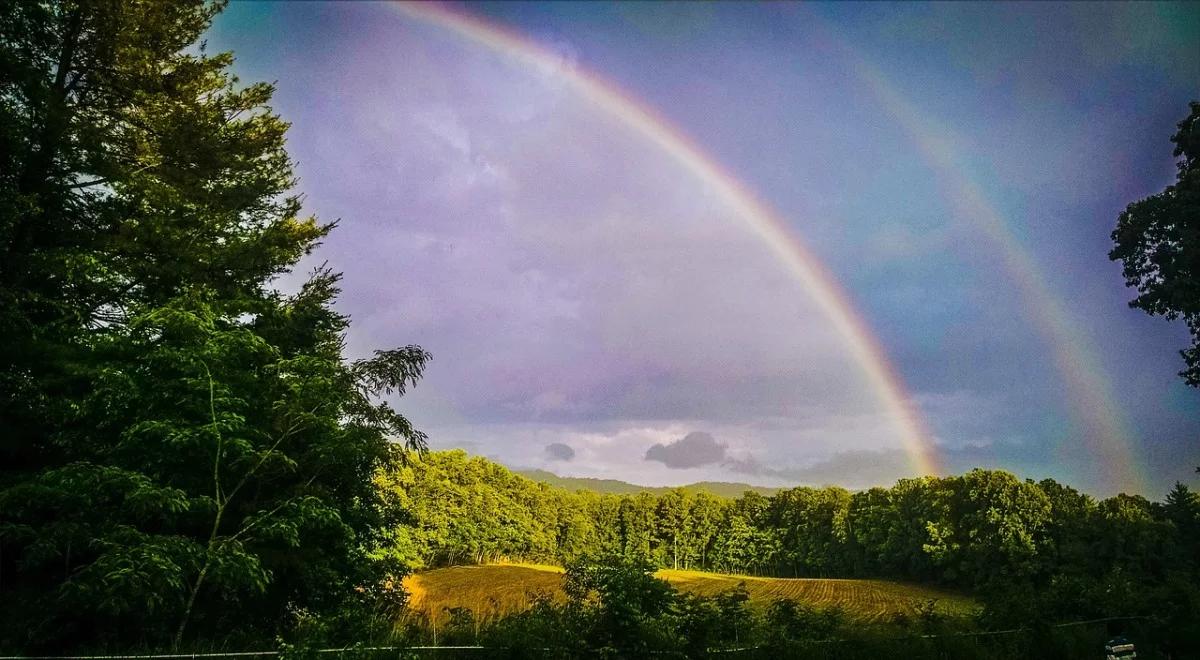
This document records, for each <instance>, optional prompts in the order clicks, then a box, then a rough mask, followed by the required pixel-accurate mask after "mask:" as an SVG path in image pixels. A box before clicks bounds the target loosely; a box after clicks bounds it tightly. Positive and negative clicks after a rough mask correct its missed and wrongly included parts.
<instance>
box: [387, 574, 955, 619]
mask: <svg viewBox="0 0 1200 660" xmlns="http://www.w3.org/2000/svg"><path fill="white" fill-rule="evenodd" d="M656 575H657V576H658V577H660V578H662V579H664V580H666V581H668V582H670V583H671V585H672V586H674V587H675V588H676V589H679V590H680V591H687V592H691V593H697V594H704V595H712V594H717V593H720V592H722V591H727V590H729V589H733V588H734V587H736V586H737V585H738V584H739V583H745V585H746V589H747V591H749V593H750V603H751V605H752V606H760V607H761V606H766V605H768V604H770V603H771V602H772V601H775V600H779V599H785V598H786V599H791V600H795V601H797V602H800V603H803V604H806V605H810V606H813V607H817V608H828V607H839V608H841V609H842V610H843V611H845V613H846V614H847V615H848V616H850V617H851V618H852V619H854V620H856V621H861V622H864V623H870V622H878V621H886V620H888V619H890V618H892V617H893V616H895V615H896V614H900V613H903V614H907V615H909V616H913V615H915V614H916V612H917V608H918V607H919V606H922V605H924V604H926V603H928V602H929V601H931V600H933V601H936V605H935V608H936V610H937V611H938V612H940V613H941V614H943V615H946V616H964V615H968V614H970V613H972V612H974V611H975V610H976V609H977V607H978V606H977V605H976V603H975V602H974V601H973V600H971V599H970V598H967V597H965V596H962V595H960V594H955V593H953V592H948V591H944V590H941V589H936V588H932V587H926V586H920V585H913V584H905V583H901V582H892V581H889V580H826V579H809V578H764V577H751V576H743V575H721V574H718V573H704V572H700V571H679V570H670V569H664V570H660V571H658V573H656ZM561 581H562V569H561V568H558V567H555V566H543V565H531V564H497V565H486V566H455V567H451V568H439V569H435V570H431V571H424V572H421V573H415V574H413V575H410V576H408V577H407V578H406V579H405V581H404V586H405V588H406V589H407V590H408V592H409V594H410V599H409V607H410V608H411V609H413V610H414V611H415V612H417V613H420V614H423V615H424V616H434V617H436V618H437V620H439V622H440V621H444V620H445V619H446V618H447V617H448V616H449V615H448V614H447V609H448V608H454V607H465V608H468V609H470V610H471V611H472V612H473V613H474V615H475V617H476V619H490V618H495V617H497V616H503V615H506V614H509V613H512V612H518V611H521V610H523V609H525V608H527V607H528V606H529V604H530V603H531V602H533V600H534V599H535V598H536V596H537V594H539V593H544V594H546V595H548V596H550V597H551V598H555V599H562V598H564V596H563V593H562V584H561Z"/></svg>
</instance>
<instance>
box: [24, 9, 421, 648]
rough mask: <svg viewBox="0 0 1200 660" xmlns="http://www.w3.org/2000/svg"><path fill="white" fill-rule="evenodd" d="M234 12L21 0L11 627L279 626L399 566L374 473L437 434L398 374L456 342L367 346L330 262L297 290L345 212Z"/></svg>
mask: <svg viewBox="0 0 1200 660" xmlns="http://www.w3.org/2000/svg"><path fill="white" fill-rule="evenodd" d="M220 9H221V5H220V4H211V3H203V2H199V1H197V0H189V1H182V2H181V1H170V2H168V1H161V2H138V1H133V0H129V1H120V0H111V1H106V2H71V1H62V2H40V3H30V2H4V3H3V5H2V6H0V64H2V65H0V332H3V334H4V336H5V339H6V341H5V342H3V343H2V347H0V428H3V429H4V430H5V431H4V433H3V437H4V440H3V445H2V446H0V642H2V643H3V646H4V647H6V648H30V647H32V646H35V645H38V644H43V645H50V646H59V647H64V648H66V647H72V646H80V645H93V644H101V643H111V644H131V643H142V644H149V645H160V646H161V645H165V644H166V643H168V642H173V643H174V644H175V645H176V646H178V645H179V644H180V643H181V642H183V641H184V640H186V639H188V638H190V637H191V636H193V635H205V636H211V635H215V634H216V633H217V632H220V634H221V636H222V638H225V639H236V637H237V636H238V635H239V634H245V635H256V636H261V635H262V634H263V633H264V632H265V633H266V634H267V635H271V634H273V632H274V631H275V628H276V626H277V624H278V622H279V621H280V620H282V619H283V618H284V614H285V612H287V611H289V610H295V609H298V608H299V609H308V610H315V611H328V610H332V609H334V608H337V607H340V606H343V605H345V604H346V603H347V602H348V600H349V599H353V598H360V597H362V596H364V595H368V594H377V593H379V591H378V590H377V589H376V588H375V587H376V585H377V584H379V583H380V580H381V579H382V577H383V573H385V572H386V571H387V570H391V569H389V568H388V567H383V566H380V565H379V564H378V562H372V561H370V558H371V557H376V558H379V555H378V554H377V553H373V551H372V548H373V546H374V544H375V542H376V540H375V538H374V533H375V532H374V530H375V529H376V527H378V523H379V516H380V509H379V507H378V506H377V503H378V496H377V491H376V489H375V488H374V487H373V485H372V482H371V476H372V474H373V473H374V472H375V470H376V469H378V468H379V467H381V466H384V465H386V464H388V463H389V462H391V461H393V460H394V459H395V458H396V456H397V449H396V448H395V446H394V445H393V443H392V440H394V439H399V440H402V441H403V442H404V443H405V444H407V445H408V446H409V447H422V446H423V444H424V437H423V436H422V435H421V434H420V433H419V432H418V431H416V430H415V429H413V428H412V426H411V425H410V424H409V423H408V421H407V420H406V419H405V418H404V417H402V416H401V415H399V414H397V413H396V412H395V411H394V410H392V409H391V408H390V407H389V406H388V405H387V404H386V403H382V402H381V400H380V397H383V396H386V395H389V394H402V393H403V392H404V390H405V388H406V387H408V386H411V385H412V384H413V383H414V382H415V381H416V380H417V378H419V376H420V375H421V372H422V369H423V368H424V366H425V364H426V362H427V360H428V359H429V356H428V354H426V353H425V352H424V351H422V350H421V349H419V348H417V347H407V348H402V349H398V350H393V351H382V352H378V353H376V355H375V356H374V357H373V358H371V359H367V360H360V361H355V362H347V361H345V360H344V359H343V356H342V345H343V342H342V337H343V334H344V332H345V331H346V328H347V324H348V320H347V319H346V318H345V317H344V316H342V315H340V314H338V313H337V312H335V311H334V310H333V308H332V304H333V301H334V299H335V297H336V295H337V293H338V288H337V282H338V275H337V274H336V273H334V272H332V271H330V270H329V269H327V268H320V269H318V270H317V271H315V272H314V273H313V275H312V276H311V277H310V279H309V280H308V281H307V283H306V284H304V286H303V287H302V288H301V289H300V290H299V291H298V292H296V293H295V294H294V295H284V294H282V293H279V292H277V291H275V290H273V289H272V288H271V282H272V280H273V279H274V278H276V277H277V276H279V275H281V274H283V273H286V272H289V271H290V270H291V269H292V268H293V267H294V266H295V265H296V263H297V261H298V260H299V259H300V258H301V257H303V256H304V255H306V254H309V253H310V252H311V251H312V250H313V249H314V247H315V246H316V245H317V242H318V241H319V240H320V239H321V238H322V237H323V236H325V235H326V234H327V233H328V232H329V231H330V230H331V229H332V228H333V225H332V224H322V223H320V222H318V221H317V220H316V219H315V218H311V217H304V216H302V215H301V204H300V199H299V197H298V196H297V195H296V194H294V193H293V192H292V188H293V186H294V185H295V183H296V181H295V176H294V173H293V168H292V163H291V161H290V159H289V158H288V155H287V153H286V151H285V150H284V136H285V132H286V129H287V124H286V123H285V122H283V121H282V120H281V119H280V118H279V117H278V116H276V115H275V114H274V113H272V112H271V110H270V108H269V107H268V106H267V103H268V102H269V100H270V98H271V94H272V91H273V89H272V87H271V86H270V85H266V84H252V85H245V86H243V85H240V84H239V83H238V81H237V79H236V78H234V77H233V76H232V75H231V74H230V73H229V67H230V65H231V63H232V61H233V58H232V55H231V54H228V53H221V54H208V53H206V52H205V49H204V48H203V44H200V45H199V46H197V41H198V39H199V38H200V36H201V34H202V33H203V31H204V30H205V29H206V28H207V26H208V25H209V23H210V21H211V20H212V18H213V16H214V15H215V14H216V13H217V12H218V11H219V10H220ZM393 568H394V567H393ZM355 587H358V588H357V589H356V588H355Z"/></svg>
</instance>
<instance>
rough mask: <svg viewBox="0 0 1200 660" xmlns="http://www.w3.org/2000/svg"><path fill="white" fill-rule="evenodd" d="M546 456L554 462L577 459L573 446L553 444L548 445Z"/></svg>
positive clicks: (559, 443)
mask: <svg viewBox="0 0 1200 660" xmlns="http://www.w3.org/2000/svg"><path fill="white" fill-rule="evenodd" d="M546 456H547V457H548V458H549V459H550V460H552V461H569V460H571V459H573V458H575V450H574V449H572V448H571V445H566V444H563V443H561V442H552V443H550V444H548V445H546Z"/></svg>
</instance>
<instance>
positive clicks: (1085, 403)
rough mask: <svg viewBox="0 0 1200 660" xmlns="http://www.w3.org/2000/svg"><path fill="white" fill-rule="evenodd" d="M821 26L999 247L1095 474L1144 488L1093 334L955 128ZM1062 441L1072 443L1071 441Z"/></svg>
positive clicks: (1121, 486) (1114, 486) (957, 202)
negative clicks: (1062, 296)
mask: <svg viewBox="0 0 1200 660" xmlns="http://www.w3.org/2000/svg"><path fill="white" fill-rule="evenodd" d="M818 24H819V23H818ZM826 31H827V32H830V34H827V36H828V37H829V38H830V42H831V44H830V45H833V46H834V47H835V48H836V49H837V50H838V51H840V54H841V56H842V58H843V60H844V61H845V62H846V63H847V64H848V65H849V67H850V69H851V70H852V71H853V72H854V74H855V75H856V76H857V77H858V78H859V79H860V80H862V81H863V82H864V83H865V84H866V85H867V87H868V88H869V89H870V90H871V92H872V93H873V94H874V95H875V97H876V98H878V99H879V101H880V102H881V104H882V105H883V107H884V108H885V109H886V110H887V111H888V112H889V113H890V114H891V115H892V116H893V117H894V118H895V119H896V121H897V122H898V123H899V124H900V126H901V127H902V128H903V129H904V130H905V132H907V133H908V134H909V136H910V137H911V139H912V140H913V143H914V144H915V145H916V146H917V149H918V151H919V152H920V153H921V154H922V156H923V157H924V158H925V160H926V161H927V162H928V163H929V164H930V166H932V167H933V169H934V170H935V171H936V173H937V175H938V178H939V179H940V181H941V183H942V184H943V189H944V190H946V191H948V193H949V194H948V195H947V197H948V201H949V202H950V204H951V205H952V206H954V207H955V210H956V211H957V212H958V213H959V214H960V215H961V216H962V217H963V218H965V219H967V220H968V221H970V222H972V223H974V225H975V226H976V227H977V228H978V229H979V230H980V232H981V233H982V234H983V235H984V236H985V237H986V238H987V239H988V240H989V241H991V242H992V244H993V245H995V246H996V247H997V248H998V253H999V255H1000V258H1001V260H1002V262H1003V266H1004V269H1005V271H1007V273H1008V275H1009V277H1010V278H1011V280H1012V281H1013V282H1014V283H1015V284H1016V286H1017V289H1018V291H1019V293H1020V295H1021V299H1022V300H1023V301H1024V302H1025V303H1026V304H1027V305H1028V306H1029V317H1030V319H1031V320H1032V321H1033V322H1034V323H1035V324H1036V325H1037V326H1038V329H1039V331H1040V332H1041V334H1042V336H1043V337H1044V338H1045V339H1046V343H1047V345H1048V346H1049V347H1050V349H1051V350H1052V351H1053V354H1054V361H1055V367H1056V369H1057V370H1058V372H1059V373H1060V374H1061V375H1062V378H1063V382H1064V384H1065V385H1066V390H1067V393H1068V395H1069V397H1070V399H1071V402H1072V404H1073V408H1074V410H1075V415H1074V416H1075V418H1076V423H1077V425H1078V426H1079V427H1080V428H1079V429H1078V431H1077V433H1078V435H1080V436H1081V437H1082V440H1083V442H1084V443H1086V444H1087V445H1088V449H1089V451H1090V453H1091V455H1092V457H1093V460H1094V461H1095V464H1096V466H1097V467H1098V468H1100V469H1101V470H1103V471H1104V472H1103V473H1102V474H1100V475H1098V476H1101V477H1102V478H1103V479H1104V482H1105V486H1106V487H1107V488H1108V489H1109V490H1121V491H1126V492H1134V493H1137V492H1147V491H1146V483H1147V482H1146V478H1145V470H1144V469H1143V467H1142V466H1141V462H1140V460H1139V458H1138V455H1137V453H1136V452H1135V451H1134V450H1133V447H1132V446H1131V443H1132V441H1133V439H1134V436H1133V433H1132V431H1131V429H1130V427H1129V425H1128V424H1127V423H1126V422H1125V420H1124V419H1123V417H1122V415H1121V414H1120V412H1119V411H1120V410H1121V407H1120V405H1119V404H1118V403H1116V400H1115V398H1114V397H1113V393H1112V389H1111V388H1110V387H1109V379H1108V378H1107V377H1106V376H1105V375H1104V371H1103V369H1102V368H1101V366H1100V363H1099V361H1098V360H1097V359H1096V357H1095V355H1096V353H1095V350H1094V349H1093V348H1092V346H1091V344H1092V342H1091V341H1090V340H1089V339H1088V337H1087V335H1086V334H1085V333H1083V332H1082V331H1081V330H1080V329H1079V327H1078V326H1077V324H1076V323H1075V322H1074V320H1073V319H1072V318H1071V316H1070V314H1068V313H1067V311H1066V307H1065V306H1064V305H1063V304H1062V303H1061V302H1060V301H1059V300H1058V297H1057V296H1055V294H1054V292H1053V291H1052V289H1051V287H1050V285H1049V284H1048V283H1047V278H1046V276H1045V274H1044V273H1043V272H1042V269H1041V268H1040V267H1039V265H1038V262H1037V260H1036V259H1034V257H1033V255H1032V254H1031V253H1030V252H1029V250H1027V249H1026V248H1025V247H1024V246H1023V245H1022V243H1021V241H1020V240H1019V239H1018V238H1017V236H1016V234H1015V233H1014V232H1013V230H1012V228H1011V225H1012V222H1011V221H1009V220H1008V219H1006V218H1005V216H1004V214H1003V213H1001V212H1000V211H999V210H998V209H997V208H996V207H995V205H994V204H992V203H991V202H990V201H989V199H988V196H987V194H986V192H985V187H984V186H983V185H982V184H981V183H980V182H979V181H978V180H976V179H974V178H972V177H971V176H969V175H968V174H967V172H969V171H970V170H969V169H968V168H967V167H966V166H965V165H964V159H963V158H962V156H961V155H960V154H959V153H958V151H957V150H956V149H955V147H954V143H953V141H951V140H948V139H946V137H945V136H949V135H952V133H951V132H950V131H947V130H944V129H942V128H941V127H940V126H938V125H937V123H936V122H935V121H934V120H933V119H931V118H930V117H929V116H928V114H927V113H921V112H919V111H918V110H917V108H916V106H915V104H913V103H912V102H911V101H909V100H908V99H907V98H905V97H904V96H903V95H902V94H901V93H900V92H899V90H897V89H896V87H895V86H894V85H892V84H891V83H890V82H889V81H888V79H887V77H886V76H885V75H884V74H883V72H882V71H881V70H880V69H879V68H878V67H876V66H874V65H872V64H871V63H870V62H869V61H867V60H866V58H864V57H862V56H861V55H859V54H858V53H857V52H856V51H854V50H852V49H850V47H849V45H848V44H847V43H846V42H845V41H844V40H842V39H839V38H837V37H836V36H835V35H833V34H832V31H830V30H829V28H828V27H826ZM1062 448H1063V449H1067V450H1072V449H1074V447H1071V446H1069V445H1064V446H1063V447H1062Z"/></svg>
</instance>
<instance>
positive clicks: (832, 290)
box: [388, 3, 942, 475]
mask: <svg viewBox="0 0 1200 660" xmlns="http://www.w3.org/2000/svg"><path fill="white" fill-rule="evenodd" d="M388 6H391V7H395V8H397V9H398V10H399V11H401V12H402V13H403V14H404V15H406V16H408V17H411V18H414V19H417V20H419V21H422V22H425V23H429V24H432V25H435V26H437V27H439V28H442V29H445V30H447V31H449V32H451V33H453V34H455V35H458V36H459V37H462V38H464V39H466V40H468V41H470V42H472V43H476V44H479V45H481V46H484V47H486V48H488V49H491V50H493V51H496V52H498V53H501V54H503V55H504V56H506V57H511V58H513V59H515V60H518V61H521V62H523V63H525V64H529V65H533V66H540V67H556V66H557V65H558V63H559V57H558V56H557V55H555V54H554V53H552V52H550V51H548V50H546V49H544V48H543V47H541V46H539V45H538V44H536V43H534V42H532V41H530V40H529V39H527V38H525V37H523V36H521V35H519V34H517V33H515V32H513V31H511V30H509V29H507V28H504V27H502V26H498V25H495V24H492V23H488V22H485V21H483V20H481V19H479V18H477V17H474V16H469V15H465V14H461V13H457V12H453V11H451V10H449V9H447V8H445V7H443V6H440V5H438V4H435V3H411V4H410V3H393V4H390V5H388ZM565 80H566V83H567V85H569V86H570V88H571V90H572V91H573V92H574V93H576V94H578V95H579V96H581V97H583V98H584V99H586V100H587V101H588V102H590V103H591V104H593V106H594V107H597V108H600V109H602V110H604V111H605V112H607V113H608V114H610V115H611V116H613V117H614V118H616V119H618V120H619V121H620V122H621V124H622V125H624V126H625V127H626V128H627V129H628V130H631V131H634V132H636V133H637V134H639V135H640V136H641V137H642V138H644V139H645V140H647V141H648V142H650V143H652V144H653V145H655V146H656V147H658V148H659V149H662V150H663V151H664V152H665V153H667V154H669V155H670V156H671V157H672V158H673V159H674V160H675V161H676V162H678V163H679V164H680V165H681V166H682V167H684V168H685V169H686V170H687V171H688V172H690V173H691V174H692V175H693V176H695V177H696V179H698V180H699V181H700V182H702V183H703V184H704V185H706V186H708V187H709V188H710V189H711V190H712V191H714V192H715V193H717V194H718V195H719V197H720V198H721V199H722V200H723V201H724V202H725V203H726V204H728V205H729V207H730V208H731V209H732V210H734V211H735V213H736V215H737V217H738V218H739V219H740V220H741V221H742V222H744V223H745V224H746V226H747V227H748V228H749V229H750V230H751V231H753V232H754V234H755V235H757V236H758V237H759V238H760V239H761V240H762V241H763V242H764V243H765V244H766V245H767V247H768V248H769V249H770V250H771V252H772V253H773V254H774V255H775V256H776V258H777V259H778V260H779V261H780V263H781V264H782V265H783V266H784V267H785V268H786V269H787V270H788V271H789V272H790V273H791V274H792V275H793V276H794V277H795V278H796V280H797V281H798V282H799V283H800V284H801V286H802V287H803V288H804V289H805V291H806V292H807V293H808V294H809V295H810V296H812V298H813V300H814V301H816V303H817V305H818V306H819V307H820V308H821V310H822V311H823V312H824V313H825V314H826V316H827V317H828V318H829V320H830V322H831V323H833V325H834V328H835V329H836V330H837V332H838V333H839V335H840V336H841V337H843V339H844V341H845V342H846V348H847V350H848V351H849V352H850V354H851V355H852V356H853V358H854V360H855V362H856V363H857V364H858V365H859V367H860V368H861V369H862V370H863V373H864V375H865V376H866V378H867V381H868V382H869V383H870V384H871V387H872V388H873V389H874V391H875V393H876V396H877V397H878V398H879V400H880V403H881V404H882V405H883V407H884V409H885V410H886V411H887V412H888V414H889V415H890V416H891V418H892V419H893V420H894V421H895V422H896V423H897V424H898V426H899V427H900V435H901V437H900V440H901V442H902V443H903V446H904V450H905V453H906V454H907V455H908V458H909V461H910V463H911V466H912V468H913V469H914V470H915V471H916V472H917V473H919V474H923V475H924V474H941V473H942V467H941V465H940V462H939V457H938V455H937V451H936V446H935V445H934V443H933V441H932V439H931V437H930V435H929V432H928V430H927V428H926V425H925V424H924V421H923V420H922V418H921V416H920V414H919V411H918V410H917V409H916V407H915V404H914V403H913V402H912V401H911V397H909V396H908V395H907V393H906V391H905V388H904V386H903V383H902V381H901V378H900V376H899V375H898V374H897V373H896V371H895V370H894V369H893V368H892V367H891V365H890V363H889V362H888V360H887V358H886V357H885V356H884V352H883V350H882V348H881V347H880V345H879V343H878V341H877V340H876V339H875V337H874V335H873V334H872V333H871V332H870V330H869V329H868V327H867V325H866V323H865V322H864V321H863V320H862V318H861V317H860V316H859V315H858V313H857V312H856V311H855V309H854V308H853V306H852V305H851V303H850V302H849V298H848V296H847V295H846V293H845V292H844V291H842V289H841V287H840V286H839V285H838V284H837V282H836V281H835V280H834V279H833V277H832V276H831V274H830V273H829V272H828V271H827V270H826V269H825V268H824V266H822V264H821V263H820V261H819V260H818V259H817V258H816V257H815V256H814V255H813V254H812V252H811V251H810V250H809V249H808V248H807V247H806V246H805V245H804V243H803V242H802V241H801V240H800V238H799V237H798V236H796V234H795V233H794V232H793V231H792V230H791V229H790V228H789V227H788V224H787V223H786V222H785V221H784V220H783V219H781V218H780V217H779V216H778V215H777V214H776V213H774V212H773V211H772V210H771V209H770V208H769V207H767V205H766V204H765V203H763V202H762V201H761V200H759V199H758V198H757V197H756V195H755V194H754V193H753V192H751V191H750V190H749V189H748V188H747V187H746V186H745V185H744V184H742V183H741V182H740V181H738V180H737V179H736V178H734V177H733V176H732V175H731V174H730V173H728V172H727V171H725V170H724V168H722V167H721V166H720V164H719V163H717V162H716V161H715V160H714V159H713V158H712V157H711V156H709V155H708V154H706V153H705V152H704V151H703V150H701V149H700V148H699V147H698V146H697V145H696V144H694V143H693V142H692V141H691V140H689V139H688V138H687V137H686V136H685V135H684V134H683V132H682V131H680V130H678V129H676V128H675V127H674V126H672V125H671V123H670V122H668V121H667V120H666V119H664V118H662V117H661V116H659V115H658V114H657V113H656V112H655V111H654V110H653V109H651V108H648V107H646V106H645V105H643V104H641V103H638V101H637V100H636V99H634V98H632V97H631V96H629V95H628V94H626V93H625V92H624V91H622V90H621V89H620V88H619V87H617V86H616V85H614V84H613V83H611V82H608V81H606V80H604V79H603V78H602V77H600V76H599V75H597V74H595V73H593V72H585V71H584V70H583V69H581V68H578V67H577V68H575V69H573V70H572V71H569V72H566V73H565Z"/></svg>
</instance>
